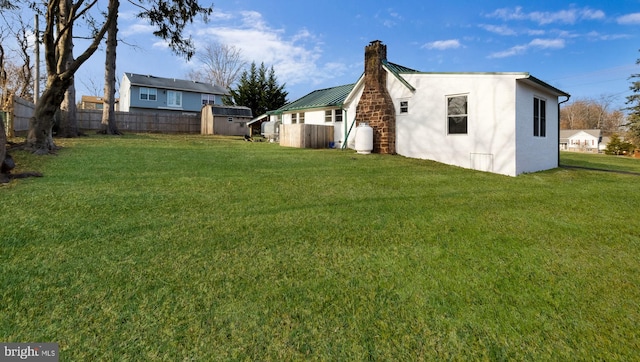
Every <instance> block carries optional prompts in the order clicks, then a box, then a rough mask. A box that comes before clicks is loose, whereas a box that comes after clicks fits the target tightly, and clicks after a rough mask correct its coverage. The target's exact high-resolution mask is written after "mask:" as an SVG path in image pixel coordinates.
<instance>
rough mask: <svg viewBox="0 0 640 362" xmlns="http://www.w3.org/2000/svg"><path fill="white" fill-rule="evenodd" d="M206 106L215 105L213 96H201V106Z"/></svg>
mask: <svg viewBox="0 0 640 362" xmlns="http://www.w3.org/2000/svg"><path fill="white" fill-rule="evenodd" d="M207 104H216V96H214V95H213V94H203V95H202V105H203V106H205V105H207Z"/></svg>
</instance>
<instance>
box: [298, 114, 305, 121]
mask: <svg viewBox="0 0 640 362" xmlns="http://www.w3.org/2000/svg"><path fill="white" fill-rule="evenodd" d="M298 123H304V112H302V113H298Z"/></svg>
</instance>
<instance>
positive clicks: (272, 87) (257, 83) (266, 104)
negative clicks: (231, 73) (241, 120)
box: [227, 62, 287, 117]
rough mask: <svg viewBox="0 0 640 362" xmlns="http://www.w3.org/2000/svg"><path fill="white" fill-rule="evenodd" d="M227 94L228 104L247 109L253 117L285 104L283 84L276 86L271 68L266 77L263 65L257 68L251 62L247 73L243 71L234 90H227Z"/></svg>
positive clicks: (265, 69)
mask: <svg viewBox="0 0 640 362" xmlns="http://www.w3.org/2000/svg"><path fill="white" fill-rule="evenodd" d="M229 94H230V98H231V99H227V103H228V104H235V105H239V106H245V107H249V108H251V112H252V113H253V116H254V117H256V116H259V115H262V114H264V113H266V112H267V111H270V110H274V109H278V108H280V107H282V106H284V105H285V103H286V102H287V100H286V98H287V92H286V91H284V84H282V85H278V80H277V78H276V74H275V71H274V70H273V67H271V69H270V70H269V72H268V75H267V67H266V66H265V65H264V63H261V64H260V67H259V68H258V67H257V66H256V63H255V62H252V63H251V67H249V71H247V70H245V71H244V72H242V74H241V75H240V80H239V81H238V85H237V86H236V88H235V89H234V88H231V89H229Z"/></svg>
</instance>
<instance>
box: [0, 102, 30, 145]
mask: <svg viewBox="0 0 640 362" xmlns="http://www.w3.org/2000/svg"><path fill="white" fill-rule="evenodd" d="M4 108H5V109H3V110H2V113H3V117H2V118H3V120H4V122H5V124H4V129H5V132H6V134H7V136H9V137H13V136H14V134H15V131H27V130H28V129H29V119H30V118H31V117H33V111H34V110H35V108H36V106H35V104H33V103H32V102H29V101H27V100H24V99H22V98H20V97H18V96H11V97H10V98H9V99H8V102H7V103H6V104H5V107H4Z"/></svg>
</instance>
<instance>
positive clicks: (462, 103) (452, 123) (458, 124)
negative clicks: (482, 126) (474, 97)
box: [447, 96, 469, 134]
mask: <svg viewBox="0 0 640 362" xmlns="http://www.w3.org/2000/svg"><path fill="white" fill-rule="evenodd" d="M467 108H468V107H467V96H450V97H447V122H448V130H449V134H467V121H468V116H469V115H468V114H467Z"/></svg>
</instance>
